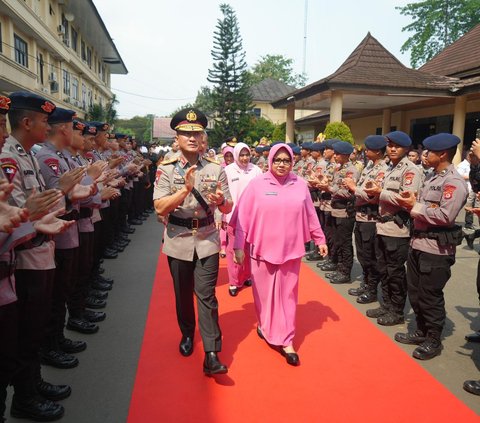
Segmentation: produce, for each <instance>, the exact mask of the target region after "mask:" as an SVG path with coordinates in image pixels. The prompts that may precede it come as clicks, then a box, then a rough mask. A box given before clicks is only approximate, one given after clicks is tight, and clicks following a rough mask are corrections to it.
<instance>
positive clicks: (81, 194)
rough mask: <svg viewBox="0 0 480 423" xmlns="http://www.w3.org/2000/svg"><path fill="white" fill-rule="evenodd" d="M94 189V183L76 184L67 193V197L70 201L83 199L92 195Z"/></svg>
mask: <svg viewBox="0 0 480 423" xmlns="http://www.w3.org/2000/svg"><path fill="white" fill-rule="evenodd" d="M96 190H97V188H96V185H95V184H90V185H80V184H77V185H75V186H74V187H73V189H72V190H71V192H70V193H69V194H68V198H69V199H70V201H79V200H84V199H85V198H88V197H90V196H92V195H94V194H95V191H96Z"/></svg>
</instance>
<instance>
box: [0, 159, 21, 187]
mask: <svg viewBox="0 0 480 423" xmlns="http://www.w3.org/2000/svg"><path fill="white" fill-rule="evenodd" d="M0 167H1V168H2V170H3V173H4V174H5V177H6V178H7V180H8V182H9V183H12V181H13V178H14V177H15V175H16V174H17V171H18V164H17V162H16V161H15V160H14V159H12V158H10V157H6V158H3V159H0Z"/></svg>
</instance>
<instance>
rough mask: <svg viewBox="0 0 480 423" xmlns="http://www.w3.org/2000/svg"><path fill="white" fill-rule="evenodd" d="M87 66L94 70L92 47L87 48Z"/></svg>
mask: <svg viewBox="0 0 480 423" xmlns="http://www.w3.org/2000/svg"><path fill="white" fill-rule="evenodd" d="M87 64H88V67H89V68H90V69H92V49H91V48H90V47H87Z"/></svg>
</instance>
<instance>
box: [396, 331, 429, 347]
mask: <svg viewBox="0 0 480 423" xmlns="http://www.w3.org/2000/svg"><path fill="white" fill-rule="evenodd" d="M394 338H395V341H397V342H400V343H401V344H408V345H420V344H422V343H423V342H425V340H426V338H425V333H424V332H422V331H421V330H418V329H417V330H416V331H415V332H407V333H402V332H397V333H396V334H395V337H394Z"/></svg>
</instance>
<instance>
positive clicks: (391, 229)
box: [377, 156, 422, 238]
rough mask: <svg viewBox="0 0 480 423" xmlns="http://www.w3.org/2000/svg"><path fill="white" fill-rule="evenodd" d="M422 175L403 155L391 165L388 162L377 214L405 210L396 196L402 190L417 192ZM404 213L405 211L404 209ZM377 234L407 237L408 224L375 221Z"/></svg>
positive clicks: (408, 232)
mask: <svg viewBox="0 0 480 423" xmlns="http://www.w3.org/2000/svg"><path fill="white" fill-rule="evenodd" d="M421 181H422V176H421V174H420V170H419V169H418V167H417V166H416V165H415V164H414V163H412V162H411V161H410V160H408V157H407V156H405V157H404V158H403V159H402V160H400V162H399V163H398V164H397V165H396V166H393V165H392V164H390V165H389V166H388V168H387V171H386V172H385V177H384V179H383V185H382V192H381V193H380V198H379V214H380V216H381V217H384V216H393V215H395V214H396V213H398V212H400V211H402V210H403V211H405V209H403V208H402V207H401V206H400V205H399V204H398V202H397V196H398V195H399V194H400V193H401V192H403V191H413V192H418V190H419V189H420V186H421ZM405 213H407V212H406V211H405ZM377 234H378V235H386V236H391V237H397V238H409V237H410V228H409V227H408V225H402V226H399V225H397V224H396V223H395V222H394V221H388V222H377Z"/></svg>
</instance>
